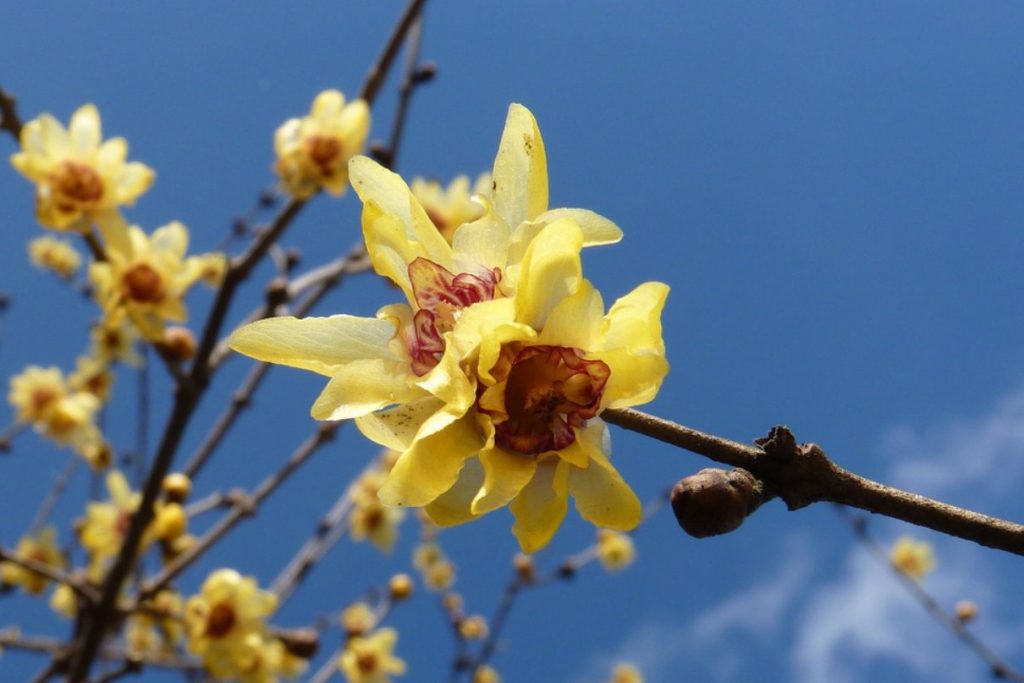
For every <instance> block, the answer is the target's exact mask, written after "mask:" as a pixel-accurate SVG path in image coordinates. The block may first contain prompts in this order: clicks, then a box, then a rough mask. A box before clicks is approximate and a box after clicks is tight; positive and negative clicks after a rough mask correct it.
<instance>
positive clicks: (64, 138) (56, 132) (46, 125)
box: [29, 114, 68, 159]
mask: <svg viewBox="0 0 1024 683" xmlns="http://www.w3.org/2000/svg"><path fill="white" fill-rule="evenodd" d="M36 121H38V122H39V136H40V141H41V142H42V145H43V149H44V150H45V154H46V156H48V157H50V158H51V159H61V158H65V157H66V156H67V154H68V132H67V131H66V130H64V126H62V125H60V121H58V120H57V119H55V118H53V117H52V116H50V115H49V114H43V115H41V116H40V117H39V118H38V119H36ZM29 125H31V123H30V124H29Z"/></svg>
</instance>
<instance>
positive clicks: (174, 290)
mask: <svg viewBox="0 0 1024 683" xmlns="http://www.w3.org/2000/svg"><path fill="white" fill-rule="evenodd" d="M108 246H109V247H110V248H108V252H107V260H106V261H103V262H99V263H93V264H92V266H91V267H90V268H89V277H90V279H91V281H92V283H93V285H94V286H95V288H96V300H97V302H98V303H99V304H100V306H101V307H102V308H103V310H104V312H105V313H106V318H107V320H106V322H105V323H104V325H105V326H107V327H108V328H116V327H117V326H118V325H119V324H120V323H121V321H122V320H123V319H124V318H125V317H126V316H127V318H128V319H130V320H131V322H132V323H133V324H134V325H135V327H136V328H137V329H138V330H139V332H140V333H141V334H142V336H143V337H145V338H146V339H148V340H150V341H160V339H161V338H162V335H163V331H164V323H165V321H169V320H170V321H174V322H183V321H185V319H186V318H187V317H188V313H187V311H186V309H185V304H184V302H183V301H182V299H183V298H184V296H185V294H186V292H187V291H188V289H189V288H190V287H191V286H192V285H193V284H194V283H195V282H196V280H198V279H199V278H200V277H201V276H202V274H203V268H204V263H203V261H202V259H201V258H200V257H196V256H192V257H186V252H187V250H188V229H186V228H185V226H184V225H182V224H181V223H178V222H173V223H169V224H167V225H165V226H163V227H161V228H157V229H156V230H154V231H153V234H152V235H151V236H147V235H146V233H144V232H143V231H142V230H141V229H140V228H138V227H136V226H131V227H129V228H128V229H127V234H126V239H125V240H124V242H123V243H121V244H119V245H108Z"/></svg>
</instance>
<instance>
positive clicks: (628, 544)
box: [594, 529, 636, 572]
mask: <svg viewBox="0 0 1024 683" xmlns="http://www.w3.org/2000/svg"><path fill="white" fill-rule="evenodd" d="M594 550H595V552H596V553H597V559H598V560H600V562H601V566H603V567H604V568H605V569H607V570H608V571H610V572H617V571H621V570H623V569H625V568H626V567H628V566H629V565H631V564H633V560H635V559H636V549H635V548H634V546H633V539H632V538H630V537H629V536H628V535H627V534H624V533H622V532H620V531H612V530H611V529H598V530H597V543H596V545H595V546H594Z"/></svg>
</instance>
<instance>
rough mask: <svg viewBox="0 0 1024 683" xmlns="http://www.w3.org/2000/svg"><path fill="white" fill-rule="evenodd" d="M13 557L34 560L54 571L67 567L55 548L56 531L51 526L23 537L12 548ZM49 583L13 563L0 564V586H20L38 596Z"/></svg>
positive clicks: (46, 579) (41, 575) (36, 573)
mask: <svg viewBox="0 0 1024 683" xmlns="http://www.w3.org/2000/svg"><path fill="white" fill-rule="evenodd" d="M14 556H15V557H17V558H19V559H22V560H34V561H36V562H38V563H40V564H44V565H47V566H50V567H53V568H54V569H63V568H64V567H65V566H66V565H67V562H66V561H65V560H64V555H63V553H61V551H60V548H59V547H57V529H56V528H55V527H52V526H48V527H46V528H44V529H43V530H42V531H39V532H37V533H34V534H29V535H27V536H23V537H22V538H21V540H20V541H18V545H17V546H16V547H15V548H14ZM49 582H50V580H49V579H48V578H47V577H46V576H44V575H43V574H40V573H38V572H35V571H33V570H31V569H27V568H25V567H22V566H21V565H18V564H14V563H13V562H0V586H21V588H22V589H23V590H24V591H25V592H27V593H31V594H32V595H38V594H39V593H42V592H43V590H45V589H46V586H47V584H48V583H49Z"/></svg>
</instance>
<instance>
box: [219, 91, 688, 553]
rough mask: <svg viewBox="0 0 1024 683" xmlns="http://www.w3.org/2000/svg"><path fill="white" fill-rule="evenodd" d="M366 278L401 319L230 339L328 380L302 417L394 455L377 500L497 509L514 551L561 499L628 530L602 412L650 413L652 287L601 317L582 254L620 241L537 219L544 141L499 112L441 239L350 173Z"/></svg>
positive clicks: (451, 514) (370, 164)
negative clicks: (471, 187) (487, 178)
mask: <svg viewBox="0 0 1024 683" xmlns="http://www.w3.org/2000/svg"><path fill="white" fill-rule="evenodd" d="M349 176H350V178H351V181H352V184H353V186H354V188H355V190H356V192H357V194H358V195H359V197H360V198H361V199H362V201H363V221H362V222H363V235H364V238H365V241H366V247H367V251H368V253H369V256H370V259H371V261H372V263H373V266H374V268H375V270H376V271H377V272H378V273H379V274H381V275H383V276H385V277H387V278H388V279H390V280H391V281H392V282H393V283H395V284H396V285H397V286H398V287H399V288H400V289H401V290H402V291H403V292H404V293H405V295H406V298H407V300H408V304H395V305H391V306H386V307H384V308H382V309H381V310H380V311H379V312H378V315H377V317H376V318H359V317H353V316H348V315H336V316H332V317H328V318H306V319H303V320H298V319H295V318H289V317H280V318H271V319H268V320H263V321H259V322H256V323H252V324H250V325H247V326H245V327H243V328H241V329H239V330H237V331H236V332H235V333H234V334H233V335H232V337H231V339H230V342H229V343H230V345H231V347H232V348H234V349H235V350H236V351H239V352H241V353H244V354H246V355H249V356H252V357H254V358H257V359H259V360H262V361H267V362H272V363H279V364H283V365H290V366H293V367H298V368H302V369H306V370H312V371H314V372H318V373H320V374H323V375H325V376H327V377H328V378H330V382H329V383H328V385H327V387H326V388H325V389H324V391H323V393H322V394H321V395H320V397H319V398H318V399H317V400H316V402H315V403H314V405H313V408H312V414H313V417H315V418H317V419H323V420H339V419H345V418H355V419H356V424H357V425H358V427H359V429H360V430H361V431H362V432H363V434H364V435H366V436H367V437H369V438H370V439H371V440H373V441H375V442H377V443H379V444H381V445H383V446H385V447H387V448H391V449H394V450H396V451H398V452H400V453H401V455H400V456H399V458H398V460H397V462H396V463H395V466H394V467H393V468H392V470H391V472H390V473H389V475H388V476H387V478H386V480H385V481H384V483H383V485H382V486H381V488H380V491H379V496H380V499H381V500H382V501H384V502H385V503H387V504H389V505H397V506H415V507H425V509H426V511H427V514H429V515H430V517H431V518H432V519H433V520H434V521H435V522H437V523H438V524H441V525H452V524H458V523H462V522H465V521H468V520H471V519H475V518H477V517H479V516H480V515H483V514H486V513H487V512H490V511H492V510H495V509H498V508H500V507H502V506H504V505H508V506H509V508H510V509H511V511H512V513H513V515H515V518H516V522H515V525H514V527H513V532H514V533H515V535H516V537H517V538H518V540H519V543H520V545H521V547H522V548H523V549H524V550H525V551H527V552H533V551H535V550H537V549H539V548H540V547H542V546H544V545H545V544H546V543H547V542H548V541H549V540H550V539H551V537H552V536H553V535H554V533H555V531H556V530H557V528H558V526H559V525H560V524H561V521H562V518H563V517H564V515H565V513H566V510H567V501H568V498H569V496H570V495H571V496H573V497H575V499H576V508H577V510H578V511H579V512H580V514H581V515H582V516H583V517H584V518H585V519H587V520H589V521H591V522H592V523H594V524H596V525H598V526H600V527H605V528H610V529H618V530H628V529H631V528H633V527H634V526H636V524H637V523H639V521H640V518H641V508H640V502H639V500H638V499H637V498H636V495H635V494H634V493H633V491H632V490H631V489H630V488H629V486H628V485H627V484H626V483H625V481H623V479H622V477H621V476H620V475H619V473H618V471H617V470H616V469H615V467H613V466H612V464H611V461H610V460H609V445H608V444H609V440H608V436H607V429H606V427H605V424H604V423H603V422H602V421H601V419H600V418H599V417H598V415H599V414H600V413H601V411H602V410H604V409H606V408H617V407H626V406H632V405H637V404H640V403H644V402H646V401H649V400H651V399H652V398H653V397H654V396H655V394H656V393H657V391H658V388H659V387H660V385H661V382H662V380H663V378H664V376H665V374H666V372H667V371H668V363H667V362H666V360H665V353H664V351H665V349H664V343H663V341H662V338H661V322H660V314H661V309H662V307H663V305H664V302H665V298H666V296H667V294H668V287H667V286H665V285H663V284H661V283H657V282H649V283H646V284H643V285H641V286H639V287H637V288H636V289H635V290H633V292H631V293H630V294H628V295H626V296H624V297H622V298H621V299H619V300H618V301H617V302H616V303H615V304H614V305H613V306H612V307H611V309H610V310H609V311H608V312H607V313H605V309H604V304H603V302H602V299H601V296H600V294H599V293H598V292H597V290H596V289H595V288H594V287H593V286H592V285H591V283H590V282H589V281H588V280H586V279H584V278H583V276H582V267H581V263H580V250H581V249H582V248H583V247H584V246H588V245H597V244H608V243H611V242H615V241H617V240H618V239H619V238H620V237H621V232H620V230H619V229H618V228H617V227H616V226H615V225H614V224H613V223H611V222H610V221H608V220H607V219H605V218H602V217H601V216H598V215H597V214H594V213H592V212H590V211H586V210H582V209H553V210H549V209H548V181H547V162H546V156H545V151H544V143H543V140H542V139H541V135H540V130H539V129H538V127H537V123H536V121H535V120H534V118H533V115H532V114H531V113H530V112H529V111H528V110H527V109H526V108H524V107H522V106H519V105H512V107H511V108H510V110H509V115H508V120H507V121H506V125H505V131H504V133H503V135H502V140H501V143H500V145H499V150H498V154H497V157H496V159H495V163H494V168H493V171H492V174H491V176H492V183H491V187H492V189H491V192H490V193H489V196H488V197H487V198H483V197H481V198H479V200H480V202H481V204H482V208H483V212H482V215H480V217H479V218H477V219H476V220H474V221H472V222H469V223H464V224H462V225H460V226H458V227H456V228H455V229H454V230H452V231H451V233H450V237H448V238H446V236H445V235H444V234H442V232H441V231H440V230H438V226H437V225H436V224H435V222H434V221H433V220H432V219H431V217H430V216H429V215H428V213H427V211H426V210H425V209H424V207H423V206H422V205H421V203H420V202H419V200H418V199H417V198H416V196H415V195H414V194H413V193H412V191H411V190H410V188H409V187H408V186H407V185H406V184H405V182H404V181H403V180H402V179H401V178H400V177H399V176H397V175H395V174H394V173H391V172H390V171H388V170H386V169H385V168H383V167H382V166H380V165H379V164H377V163H376V162H374V161H372V160H371V159H369V158H367V157H361V156H357V157H354V158H353V159H352V160H351V161H350V162H349Z"/></svg>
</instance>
